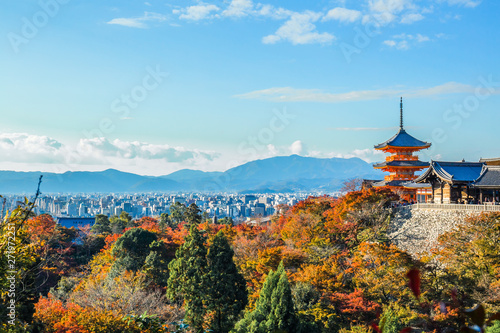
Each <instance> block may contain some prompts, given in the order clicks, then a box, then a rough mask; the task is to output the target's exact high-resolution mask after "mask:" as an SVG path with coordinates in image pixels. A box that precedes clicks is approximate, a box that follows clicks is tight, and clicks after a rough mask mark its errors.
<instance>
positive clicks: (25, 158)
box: [0, 133, 65, 163]
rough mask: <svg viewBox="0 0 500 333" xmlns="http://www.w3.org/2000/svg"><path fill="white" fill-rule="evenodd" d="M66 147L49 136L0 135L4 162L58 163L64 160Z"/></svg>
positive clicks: (0, 154) (1, 154) (0, 153)
mask: <svg viewBox="0 0 500 333" xmlns="http://www.w3.org/2000/svg"><path fill="white" fill-rule="evenodd" d="M64 150H65V149H64V146H63V144H62V143H60V142H59V141H57V140H54V139H53V138H50V137H48V136H41V135H33V134H27V133H2V134H0V156H2V162H6V161H9V162H26V163H28V162H36V161H42V162H44V163H58V162H62V161H63V160H64V155H65V154H64Z"/></svg>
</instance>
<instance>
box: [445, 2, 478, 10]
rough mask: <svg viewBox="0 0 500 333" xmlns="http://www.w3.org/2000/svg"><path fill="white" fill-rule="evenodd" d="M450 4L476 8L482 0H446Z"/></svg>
mask: <svg viewBox="0 0 500 333" xmlns="http://www.w3.org/2000/svg"><path fill="white" fill-rule="evenodd" d="M446 2H447V3H448V4H449V5H452V6H453V5H460V6H464V7H469V8H474V7H476V6H478V5H479V4H480V3H481V0H446Z"/></svg>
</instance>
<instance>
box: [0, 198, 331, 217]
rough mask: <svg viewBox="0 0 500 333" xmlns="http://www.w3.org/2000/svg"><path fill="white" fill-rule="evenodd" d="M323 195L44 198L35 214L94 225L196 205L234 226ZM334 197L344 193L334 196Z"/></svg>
mask: <svg viewBox="0 0 500 333" xmlns="http://www.w3.org/2000/svg"><path fill="white" fill-rule="evenodd" d="M318 195H319V193H283V194H213V195H209V194H197V193H184V194H176V195H173V194H162V193H156V194H155V193H150V194H80V195H74V194H67V195H61V194H60V195H42V196H40V197H39V198H38V200H37V205H36V207H35V209H34V212H35V213H36V214H37V215H39V214H49V215H52V216H53V217H55V218H56V219H61V218H62V219H67V218H73V219H72V221H75V222H78V221H79V219H78V218H83V220H81V221H86V223H91V222H92V219H90V220H89V218H94V217H95V216H96V215H98V214H102V215H106V216H108V217H111V216H119V215H120V214H121V213H122V212H126V213H128V214H129V215H130V216H131V217H132V218H135V219H138V218H141V217H145V216H160V215H161V214H164V213H167V214H170V209H169V207H170V206H171V205H173V204H175V203H180V204H183V205H185V206H189V205H191V204H193V203H194V204H196V205H197V206H198V208H199V209H200V210H201V211H202V213H205V214H206V216H207V217H210V218H213V217H214V216H216V217H217V218H224V217H231V218H232V219H233V221H234V223H241V222H243V221H246V220H249V219H250V218H253V217H266V216H270V215H273V214H274V213H275V212H276V211H277V210H278V209H279V206H280V205H288V206H293V205H294V204H296V203H297V202H299V201H300V200H304V199H306V198H308V197H310V196H318ZM332 195H334V196H338V195H340V192H335V193H332ZM4 200H5V201H4V210H13V209H15V208H16V207H17V206H18V205H19V203H21V202H24V197H23V196H19V195H9V196H4Z"/></svg>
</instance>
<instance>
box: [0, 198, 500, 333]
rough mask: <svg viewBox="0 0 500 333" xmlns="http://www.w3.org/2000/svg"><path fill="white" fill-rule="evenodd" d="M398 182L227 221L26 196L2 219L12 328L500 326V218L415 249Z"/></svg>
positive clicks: (4, 309) (239, 331)
mask: <svg viewBox="0 0 500 333" xmlns="http://www.w3.org/2000/svg"><path fill="white" fill-rule="evenodd" d="M397 200H398V198H397V196H396V195H395V194H393V192H391V191H390V190H389V189H387V188H377V189H368V190H360V191H351V192H349V193H347V194H345V195H344V196H342V197H340V198H333V197H329V196H322V197H310V198H308V199H307V200H304V201H301V202H299V203H297V204H296V205H294V206H293V207H289V206H282V207H280V209H279V214H276V215H275V216H274V217H273V219H272V221H271V222H270V223H269V224H266V225H261V226H259V225H256V226H250V225H247V224H239V225H236V226H233V225H232V224H231V221H230V220H222V221H219V223H217V224H213V223H212V221H211V220H207V219H206V217H205V216H203V215H202V214H201V212H200V210H199V209H198V207H196V205H194V204H192V205H190V206H188V207H186V206H183V205H177V206H176V207H173V209H172V210H171V214H170V215H167V214H163V215H162V216H159V217H144V218H141V219H138V220H133V219H131V218H130V216H128V214H127V213H122V214H121V215H120V216H113V217H110V218H108V217H107V216H105V215H98V216H97V217H96V223H95V224H94V225H93V226H92V227H85V228H80V229H75V228H65V227H63V226H60V225H58V224H57V223H56V221H55V220H54V219H53V218H52V217H51V216H49V215H39V216H36V215H35V214H33V213H32V212H33V207H34V203H33V202H29V201H28V200H26V202H24V203H23V204H21V205H20V206H19V207H18V208H17V209H15V210H13V211H11V212H6V214H5V217H4V218H3V222H2V224H1V225H0V227H1V228H0V285H1V294H0V302H1V303H2V306H1V307H0V318H1V320H0V323H1V326H0V330H1V332H61V333H62V332H73V333H93V332H111V333H113V332H117V333H118V332H133V333H135V332H193V333H204V332H221V333H226V332H235V333H247V332H248V333H250V332H251V333H264V332H287V333H294V332H298V333H300V332H311V333H315V332H318V333H320V332H341V333H369V332H370V333H398V332H410V331H414V332H459V331H461V332H487V333H498V332H500V242H499V239H500V214H498V213H491V214H483V215H478V216H475V217H471V218H469V219H468V221H467V223H465V224H463V225H461V226H460V227H459V228H457V229H455V230H453V231H452V232H449V233H446V234H443V235H441V236H440V238H439V244H437V245H436V246H435V248H434V249H433V250H432V251H431V252H425V253H419V254H418V255H410V254H408V253H406V252H404V251H402V250H401V249H399V248H397V247H396V246H395V245H393V244H391V242H390V239H388V237H387V233H386V230H387V228H388V226H389V224H390V222H391V219H392V218H393V216H394V208H391V207H392V206H391V203H392V202H394V201H397Z"/></svg>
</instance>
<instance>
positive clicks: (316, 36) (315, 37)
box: [262, 11, 335, 45]
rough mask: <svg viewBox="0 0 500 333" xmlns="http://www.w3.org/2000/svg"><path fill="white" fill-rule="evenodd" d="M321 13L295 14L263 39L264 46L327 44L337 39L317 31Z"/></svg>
mask: <svg viewBox="0 0 500 333" xmlns="http://www.w3.org/2000/svg"><path fill="white" fill-rule="evenodd" d="M321 16H322V14H321V13H316V12H312V11H306V12H303V13H293V14H292V16H291V17H290V19H289V20H288V21H286V22H285V23H284V24H283V25H282V26H281V27H280V28H279V29H278V30H277V31H276V33H275V34H273V35H269V36H266V37H264V38H263V39H262V42H263V43H264V44H275V43H277V42H279V41H289V42H291V43H292V44H293V45H299V44H314V43H320V44H327V43H330V42H332V41H333V40H334V39H335V37H334V36H333V35H331V34H329V33H326V32H324V33H319V32H317V31H316V25H314V24H313V22H316V21H317V20H319V19H320V18H321Z"/></svg>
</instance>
